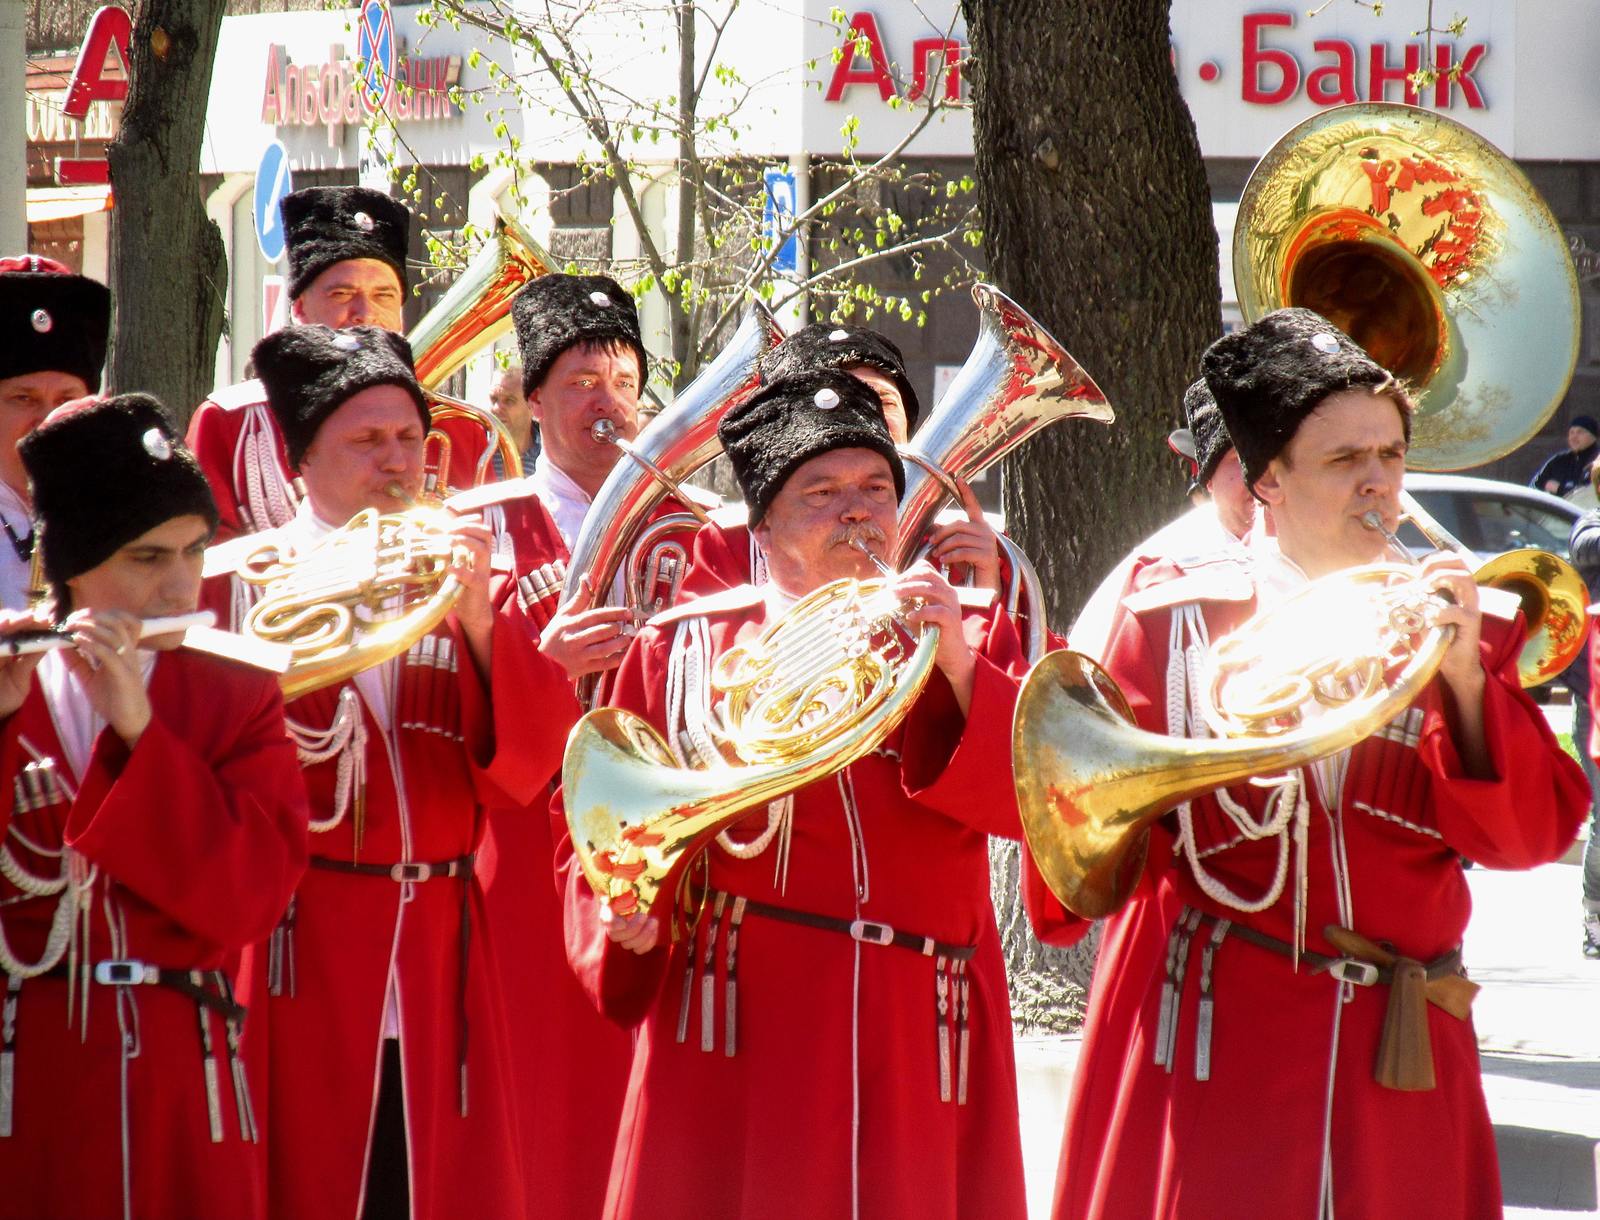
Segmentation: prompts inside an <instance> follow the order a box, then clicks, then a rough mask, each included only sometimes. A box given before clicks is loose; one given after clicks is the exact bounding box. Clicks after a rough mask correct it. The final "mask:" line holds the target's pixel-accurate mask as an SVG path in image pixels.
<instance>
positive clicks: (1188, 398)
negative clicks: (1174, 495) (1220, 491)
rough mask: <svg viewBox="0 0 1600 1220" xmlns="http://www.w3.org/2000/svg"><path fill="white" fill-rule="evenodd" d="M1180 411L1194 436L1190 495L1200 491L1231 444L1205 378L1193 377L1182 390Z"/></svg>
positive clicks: (1215, 470) (1225, 455) (1209, 479)
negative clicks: (1197, 379)
mask: <svg viewBox="0 0 1600 1220" xmlns="http://www.w3.org/2000/svg"><path fill="white" fill-rule="evenodd" d="M1183 414H1184V418H1185V419H1186V420H1187V422H1188V425H1189V434H1190V435H1191V436H1193V437H1194V461H1195V467H1196V469H1195V474H1194V482H1192V483H1190V484H1189V492H1190V494H1191V495H1192V494H1193V493H1194V492H1197V491H1204V490H1205V488H1206V484H1207V483H1209V482H1211V476H1212V475H1214V474H1216V473H1217V467H1218V465H1220V464H1221V462H1222V459H1223V458H1225V457H1227V456H1228V450H1230V449H1232V448H1233V438H1232V437H1230V436H1229V435H1228V425H1227V424H1226V423H1224V422H1223V419H1222V412H1221V411H1219V410H1217V400H1216V399H1215V398H1213V397H1211V391H1210V390H1209V389H1207V388H1206V382H1205V378H1204V377H1202V378H1201V379H1200V380H1199V381H1196V382H1195V383H1194V384H1193V385H1191V386H1190V387H1189V388H1188V389H1187V390H1185V391H1184V392H1183Z"/></svg>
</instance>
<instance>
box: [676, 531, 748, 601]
mask: <svg viewBox="0 0 1600 1220" xmlns="http://www.w3.org/2000/svg"><path fill="white" fill-rule="evenodd" d="M749 583H750V530H749V528H748V527H747V526H743V525H719V524H718V523H717V522H716V521H712V522H710V523H708V524H706V525H702V526H701V527H700V528H699V529H698V530H696V531H695V535H694V551H693V553H692V554H691V556H690V558H689V570H688V572H687V573H685V575H684V578H683V588H682V589H681V590H680V591H679V596H680V597H683V598H685V599H688V598H695V597H704V596H706V595H707V594H708V593H720V592H722V590H724V589H732V588H736V587H737V586H739V585H745V584H749Z"/></svg>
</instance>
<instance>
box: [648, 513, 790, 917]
mask: <svg viewBox="0 0 1600 1220" xmlns="http://www.w3.org/2000/svg"><path fill="white" fill-rule="evenodd" d="M752 545H754V544H753V543H752ZM710 657H711V627H710V624H708V623H707V622H706V620H705V618H704V617H703V616H700V617H695V618H687V619H684V620H683V621H682V622H680V623H679V624H678V630H677V632H676V633H674V635H673V637H672V649H671V651H670V652H669V653H668V654H667V743H668V745H669V746H671V748H672V756H673V758H675V759H676V760H677V761H678V764H679V765H680V766H684V767H689V766H701V767H705V766H710V767H719V766H726V765H727V764H726V763H725V762H724V761H723V758H722V752H721V751H720V750H718V749H717V746H716V743H715V742H714V741H713V740H712V737H711V725H712V713H711V682H710V680H709V676H708V674H707V672H706V670H707V666H708V664H709V660H710ZM691 752H692V753H693V754H694V758H692V759H691V758H690V757H689V755H690V753H691ZM793 814H794V798H793V797H790V796H785V797H780V798H779V799H778V800H775V801H770V802H768V804H767V825H766V829H764V830H763V831H762V832H761V833H760V834H759V835H757V836H756V837H755V838H754V839H752V840H750V841H749V842H748V843H740V842H738V841H736V840H735V839H733V838H732V837H731V836H730V835H729V834H728V832H727V831H726V830H724V831H722V832H721V833H720V834H718V835H717V840H716V842H717V846H718V847H720V848H722V850H723V851H725V852H727V853H728V854H729V855H730V856H732V857H734V858H735V859H736V860H754V859H755V858H756V857H757V856H759V855H760V854H761V853H762V852H764V851H766V850H767V848H769V847H771V846H772V841H773V840H774V839H776V838H778V837H779V835H780V834H781V835H782V840H781V842H780V843H779V846H778V857H777V860H776V861H775V868H776V877H777V880H778V884H779V886H780V889H781V888H784V887H786V886H787V884H788V874H789V837H790V827H791V826H792V824H793Z"/></svg>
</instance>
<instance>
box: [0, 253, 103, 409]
mask: <svg viewBox="0 0 1600 1220" xmlns="http://www.w3.org/2000/svg"><path fill="white" fill-rule="evenodd" d="M47 262H48V260H45V259H28V260H22V259H6V260H4V262H3V263H0V380H4V379H5V378H7V377H22V376H25V375H27V374H28V373H42V372H45V371H47V370H48V371H50V372H55V373H71V374H72V375H73V376H75V377H80V378H82V379H83V384H84V385H86V386H87V387H88V388H89V392H90V393H91V394H92V393H94V392H95V391H97V390H99V388H100V369H101V366H102V365H104V364H105V362H106V341H107V339H108V337H109V336H110V333H111V290H110V289H109V288H107V287H106V286H105V285H104V284H102V283H100V282H98V281H97V280H91V279H89V278H88V277H86V276H82V275H72V274H70V273H55V272H51V271H44V270H40V271H11V270H7V269H5V268H7V267H8V266H9V265H13V264H23V265H39V266H43V265H45V264H46V263H47ZM50 265H53V266H58V265H59V264H50ZM63 272H65V269H63Z"/></svg>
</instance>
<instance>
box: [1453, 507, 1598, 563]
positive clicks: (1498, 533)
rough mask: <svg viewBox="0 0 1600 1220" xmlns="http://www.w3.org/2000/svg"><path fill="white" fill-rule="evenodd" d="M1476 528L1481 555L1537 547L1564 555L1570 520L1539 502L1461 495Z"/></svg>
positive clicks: (1565, 553) (1565, 554)
mask: <svg viewBox="0 0 1600 1220" xmlns="http://www.w3.org/2000/svg"><path fill="white" fill-rule="evenodd" d="M1464 499H1465V502H1466V504H1467V506H1468V511H1470V512H1471V514H1472V517H1473V521H1474V523H1475V525H1476V527H1477V528H1476V529H1475V530H1474V531H1473V533H1475V534H1476V536H1477V540H1478V541H1477V546H1478V549H1479V550H1480V551H1481V552H1482V553H1483V554H1484V555H1485V556H1488V555H1497V554H1499V553H1500V552H1501V551H1514V550H1517V549H1518V548H1520V547H1528V546H1531V547H1537V548H1538V549H1540V550H1542V551H1551V552H1553V553H1555V554H1557V555H1560V556H1561V557H1562V558H1563V559H1565V558H1566V557H1567V538H1568V536H1569V535H1570V533H1571V532H1572V521H1571V519H1570V518H1568V517H1566V516H1564V515H1563V514H1561V513H1558V512H1555V511H1553V510H1551V509H1548V508H1546V507H1544V505H1542V504H1534V503H1530V502H1528V501H1526V500H1508V499H1503V498H1500V497H1496V496H1473V497H1471V498H1465V497H1464Z"/></svg>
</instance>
